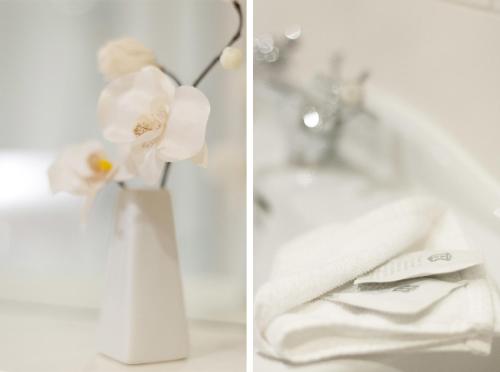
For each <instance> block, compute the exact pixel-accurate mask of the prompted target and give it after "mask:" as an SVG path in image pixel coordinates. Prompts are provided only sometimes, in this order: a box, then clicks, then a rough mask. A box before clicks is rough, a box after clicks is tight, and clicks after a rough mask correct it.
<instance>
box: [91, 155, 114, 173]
mask: <svg viewBox="0 0 500 372" xmlns="http://www.w3.org/2000/svg"><path fill="white" fill-rule="evenodd" d="M87 161H88V164H89V167H90V169H92V170H93V171H94V172H95V173H108V172H109V171H110V170H111V169H113V163H111V162H110V161H109V160H108V159H106V157H105V156H103V155H102V154H91V155H90V156H89V157H88V159H87Z"/></svg>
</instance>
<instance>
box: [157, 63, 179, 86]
mask: <svg viewBox="0 0 500 372" xmlns="http://www.w3.org/2000/svg"><path fill="white" fill-rule="evenodd" d="M158 68H159V69H160V70H161V71H162V72H163V73H164V74H165V75H167V76H169V77H170V78H171V79H172V80H173V81H175V83H176V84H177V85H178V86H181V85H182V83H181V81H180V80H179V78H178V77H177V76H176V75H175V74H174V73H173V72H171V71H169V70H167V69H166V68H165V67H163V66H160V65H158Z"/></svg>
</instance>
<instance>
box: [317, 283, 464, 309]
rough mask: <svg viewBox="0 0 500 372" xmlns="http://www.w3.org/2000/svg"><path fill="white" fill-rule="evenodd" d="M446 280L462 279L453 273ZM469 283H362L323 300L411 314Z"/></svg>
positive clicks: (335, 292)
mask: <svg viewBox="0 0 500 372" xmlns="http://www.w3.org/2000/svg"><path fill="white" fill-rule="evenodd" d="M447 277H448V278H455V279H458V278H460V276H459V275H453V274H452V275H451V276H447ZM466 284H467V282H466V281H464V280H456V281H445V280H439V279H434V278H423V279H410V280H404V281H400V282H396V283H384V284H380V283H377V284H361V285H354V286H351V287H349V288H347V289H344V290H341V291H332V292H329V293H328V294H326V295H325V296H323V297H322V298H321V299H323V300H326V301H331V302H336V303H343V304H347V305H351V306H355V307H359V308H363V309H369V310H375V311H379V312H383V313H388V314H400V315H411V314H417V313H419V312H421V311H423V310H425V309H427V308H428V307H430V306H431V305H433V304H434V303H436V302H437V301H439V300H440V299H442V298H444V297H446V296H447V295H448V294H449V293H450V292H452V291H453V290H455V289H457V288H460V287H462V286H465V285H466Z"/></svg>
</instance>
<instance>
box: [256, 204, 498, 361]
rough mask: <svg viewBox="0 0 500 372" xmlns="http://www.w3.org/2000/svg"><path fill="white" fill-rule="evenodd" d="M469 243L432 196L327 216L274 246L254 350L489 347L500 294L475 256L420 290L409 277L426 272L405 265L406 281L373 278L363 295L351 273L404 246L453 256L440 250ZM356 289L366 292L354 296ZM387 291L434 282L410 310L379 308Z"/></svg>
mask: <svg viewBox="0 0 500 372" xmlns="http://www.w3.org/2000/svg"><path fill="white" fill-rule="evenodd" d="M467 250H471V248H470V247H469V246H468V245H467V244H466V241H465V239H464V237H463V235H462V233H461V231H460V229H459V227H458V224H457V222H456V220H455V218H454V216H453V215H452V214H451V212H449V211H448V210H447V209H446V208H445V206H444V205H443V204H442V203H440V202H439V201H436V200H433V199H430V198H411V199H406V200H403V201H400V202H397V203H393V204H390V205H388V206H385V207H383V208H380V209H378V210H375V211H373V212H370V213H368V214H366V215H364V216H362V217H360V218H358V219H356V220H354V221H352V222H351V223H349V224H346V225H338V224H331V225H326V226H323V227H320V228H318V229H316V230H314V231H312V232H310V233H307V234H305V235H303V236H301V237H299V238H297V239H295V240H293V241H292V242H290V243H288V244H286V245H284V246H283V247H282V248H281V249H280V250H279V252H278V254H277V256H276V258H275V261H274V264H273V270H272V273H271V277H270V280H269V282H267V283H266V284H264V285H263V286H262V287H261V288H260V290H259V291H258V293H257V295H256V299H255V312H254V314H255V325H256V327H257V330H258V338H259V344H260V350H261V352H262V353H264V354H267V355H269V356H271V357H274V358H278V359H282V360H285V361H287V362H291V363H307V362H313V361H318V360H322V359H328V358H334V357H343V356H355V355H365V354H371V353H381V352H391V351H392V352H396V351H417V350H426V351H429V350H436V351H437V350H463V351H471V352H474V353H478V354H488V353H489V351H490V346H491V340H492V337H493V332H494V329H495V327H496V328H497V329H498V328H499V326H498V321H497V317H498V315H497V314H498V299H497V298H494V296H496V295H497V294H496V293H494V291H493V289H492V288H493V287H492V285H491V283H490V282H489V281H488V280H487V279H486V274H485V272H484V269H483V267H482V265H477V262H474V263H470V264H469V265H465V266H464V267H467V268H465V269H463V270H460V271H458V272H456V273H452V274H450V273H448V272H447V270H443V269H442V268H440V272H439V273H442V272H446V274H443V275H438V276H434V277H432V276H431V277H430V278H427V280H426V287H421V289H420V293H418V292H419V291H418V290H417V291H414V292H412V291H413V290H414V289H416V288H418V287H419V286H420V285H422V283H420V284H418V283H417V282H411V280H414V281H415V280H417V281H418V280H421V279H422V278H414V277H412V276H411V275H413V276H415V272H419V271H418V270H421V271H422V269H421V268H418V270H415V269H413V270H408V272H409V273H411V275H410V274H409V276H408V280H409V281H410V282H408V281H404V282H396V283H392V284H391V283H388V284H387V283H386V284H385V286H382V287H371V288H368V289H369V290H370V291H373V290H375V292H371V293H369V295H368V296H367V295H366V294H365V293H363V292H364V291H365V290H366V288H364V287H363V290H362V291H361V290H360V288H362V287H359V286H360V285H365V284H360V285H357V284H354V281H355V280H356V279H357V278H360V277H362V276H363V275H365V274H368V273H370V272H371V271H372V270H374V269H375V268H377V267H380V266H381V265H383V264H386V263H388V262H391V260H393V259H395V258H397V257H401V256H402V255H405V254H408V253H412V252H417V253H418V252H429V256H428V257H430V258H429V262H434V261H439V260H445V261H446V260H447V259H449V258H450V257H451V256H446V255H444V256H443V255H442V253H443V252H444V251H446V252H448V251H467ZM433 255H434V256H433ZM440 255H441V256H440ZM448 255H449V253H448ZM413 256H415V254H413V255H410V256H408V257H413ZM417 256H418V254H417ZM460 256H464V255H460ZM472 256H473V257H477V255H472ZM424 257H427V256H425V255H424ZM400 261H401V260H400ZM403 261H404V260H403ZM439 264H441V263H439ZM444 264H446V262H445V263H444ZM405 265H406V263H405ZM389 268H390V269H391V270H392V267H391V266H389ZM400 269H401V267H400ZM401 270H403V277H400V276H401V273H399V272H398V275H397V278H398V280H399V279H401V278H404V270H405V266H404V265H403V266H402V269H401ZM425 270H427V268H425ZM425 270H424V271H423V272H426V271H425ZM379 271H380V272H381V273H382V274H383V273H384V271H383V270H379ZM448 271H449V270H448ZM376 274H377V275H376V276H375V277H379V276H380V275H382V274H380V273H379V272H377V273H376ZM369 277H370V276H367V278H369ZM377 280H378V281H380V279H377ZM432 280H437V281H444V282H442V283H438V282H435V283H433V282H432ZM388 281H390V278H389V279H388ZM446 281H447V282H446ZM456 283H458V284H456ZM448 287H449V288H448ZM436 288H438V289H436ZM443 288H444V289H443ZM446 288H448V289H446ZM356 291H360V292H359V295H360V296H361V295H363V296H364V297H363V299H360V298H356V299H355V300H353V296H354V297H356ZM377 291H379V292H377ZM391 291H397V292H400V293H401V295H402V296H403V295H404V296H416V295H427V294H426V292H425V291H428V292H429V293H428V295H429V296H430V295H434V294H432V292H433V291H437V292H436V293H438V294H439V298H438V297H436V298H435V300H433V301H430V300H427V301H420V302H419V303H420V304H422V305H421V308H420V307H419V308H416V310H415V313H412V312H411V307H408V306H406V307H404V311H403V312H401V314H397V312H395V311H394V309H393V308H387V311H386V312H384V311H383V310H384V309H383V307H384V306H391V305H390V304H391V301H393V300H394V296H398V295H399V294H398V293H394V292H391ZM346 292H348V294H347V295H345V293H346ZM377 293H380V296H379V295H377ZM370 295H371V296H372V297H373V301H382V302H381V303H380V304H377V306H365V307H363V306H362V302H363V301H372V300H371V298H372V297H370ZM342 298H344V300H343V301H342ZM384 298H387V299H389V298H390V299H391V301H389V300H384ZM396 298H397V297H396ZM401 298H405V297H401ZM406 298H408V297H406ZM346 299H349V301H347V300H346ZM392 303H395V302H394V301H393V302H392ZM419 306H420V305H419ZM417 310H418V311H417Z"/></svg>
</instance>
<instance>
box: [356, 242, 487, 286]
mask: <svg viewBox="0 0 500 372" xmlns="http://www.w3.org/2000/svg"><path fill="white" fill-rule="evenodd" d="M481 261H482V259H481V256H480V255H479V253H478V252H476V251H473V250H453V251H452V250H449V251H438V252H436V251H434V252H432V251H418V252H412V253H407V254H404V255H402V256H399V257H396V258H394V259H392V260H390V261H388V262H386V263H385V264H383V265H381V266H379V267H377V268H375V269H374V270H372V271H370V272H369V273H368V274H365V275H363V276H360V277H359V278H357V279H356V280H355V281H354V284H366V283H390V282H397V281H400V280H406V279H412V278H422V277H428V276H435V275H443V274H448V273H454V272H458V271H461V270H464V269H467V268H469V267H472V266H475V265H479V264H481Z"/></svg>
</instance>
